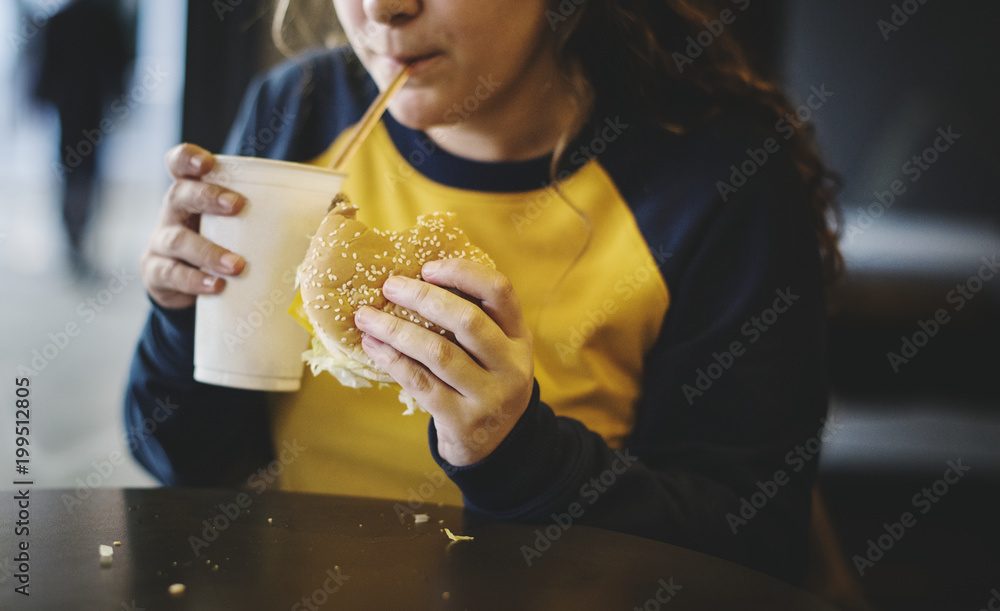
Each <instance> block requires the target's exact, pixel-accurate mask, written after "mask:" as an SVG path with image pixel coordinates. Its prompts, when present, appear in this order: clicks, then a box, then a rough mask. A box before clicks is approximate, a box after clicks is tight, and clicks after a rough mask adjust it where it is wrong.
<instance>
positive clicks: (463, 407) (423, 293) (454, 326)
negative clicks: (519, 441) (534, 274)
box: [355, 259, 534, 466]
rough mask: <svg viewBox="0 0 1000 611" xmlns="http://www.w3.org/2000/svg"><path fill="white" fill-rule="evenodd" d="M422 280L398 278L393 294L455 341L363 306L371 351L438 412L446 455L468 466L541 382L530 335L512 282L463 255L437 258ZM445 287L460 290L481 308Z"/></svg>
mask: <svg viewBox="0 0 1000 611" xmlns="http://www.w3.org/2000/svg"><path fill="white" fill-rule="evenodd" d="M421 275H422V276H423V279H424V281H420V280H414V279H412V278H404V277H401V276H393V277H391V278H390V279H389V280H387V281H386V282H385V285H384V286H383V288H382V290H383V294H384V295H385V297H386V299H388V300H389V301H392V302H393V303H396V304H398V305H400V306H402V307H404V308H407V309H409V310H413V311H415V312H418V313H419V314H420V315H421V316H423V317H424V318H426V319H427V320H430V321H431V322H433V323H435V324H437V325H439V326H440V327H442V328H444V329H448V330H449V331H451V332H452V333H454V334H455V338H456V339H457V340H458V343H459V344H460V345H456V344H454V343H452V342H451V341H449V340H448V339H446V338H445V337H443V336H441V335H440V334H438V333H435V332H433V331H430V330H428V329H426V328H424V327H423V326H421V325H418V324H416V323H413V322H411V321H408V320H403V319H401V318H397V317H395V316H392V315H390V314H386V313H384V312H381V311H378V310H375V309H372V308H362V309H361V310H359V311H358V313H357V315H356V316H355V324H357V326H358V329H360V330H361V331H362V332H364V333H365V334H366V336H365V337H364V339H363V340H362V346H363V347H364V349H365V352H367V353H368V355H369V356H370V357H371V358H372V359H374V360H375V362H376V363H378V364H379V365H380V366H382V367H383V368H384V369H385V370H386V371H388V372H389V375H391V376H392V377H393V379H395V380H396V381H397V382H399V383H400V385H401V386H402V387H403V388H404V389H405V390H406V391H407V392H409V393H410V394H411V395H413V398H414V399H416V401H417V402H418V403H419V404H420V405H421V407H423V408H424V409H426V410H427V411H428V412H430V414H431V415H432V416H433V417H434V425H435V428H436V429H437V436H438V452H439V453H440V455H441V457H442V458H444V459H445V460H447V461H448V462H449V463H451V464H452V465H455V466H464V465H470V464H472V463H474V462H477V461H479V460H481V459H483V458H485V457H486V456H487V455H489V454H490V453H491V452H492V451H493V450H495V449H496V447H497V446H498V445H500V442H501V441H503V440H504V438H506V437H507V434H508V433H510V431H511V429H512V428H514V424H515V423H516V422H517V420H518V418H520V417H521V414H523V413H524V410H525V409H526V408H527V407H528V402H529V401H530V399H531V393H532V390H533V388H534V358H533V356H532V346H531V333H530V332H529V331H528V329H527V326H526V325H525V322H524V318H523V317H522V314H521V305H520V303H519V302H518V299H517V296H516V295H514V290H513V287H512V286H511V283H510V280H508V279H507V277H506V276H504V275H503V274H501V273H500V272H498V271H496V270H493V269H490V268H488V267H486V266H485V265H481V264H478V263H474V262H472V261H468V260H465V259H447V260H443V261H435V262H430V263H427V264H426V265H424V267H423V269H422V270H421ZM442 287H454V288H456V289H458V290H459V291H461V292H463V293H465V294H466V295H469V296H470V297H472V298H474V299H478V300H480V301H481V302H482V307H477V306H476V304H474V303H472V302H470V301H468V300H466V299H463V298H462V297H459V296H458V295H455V294H454V293H452V292H451V291H449V290H447V289H445V288H442Z"/></svg>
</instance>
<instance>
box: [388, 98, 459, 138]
mask: <svg viewBox="0 0 1000 611" xmlns="http://www.w3.org/2000/svg"><path fill="white" fill-rule="evenodd" d="M399 98H403V99H398V98H397V99H395V100H393V101H392V102H390V103H389V112H390V113H391V114H392V118H393V119H395V120H396V121H397V122H398V123H400V124H401V125H404V126H406V127H408V128H410V129H414V130H418V131H427V129H428V128H431V127H434V126H437V125H444V124H447V123H454V120H452V121H449V118H451V115H452V114H454V110H452V109H451V108H449V107H447V106H445V105H442V104H426V103H421V102H420V101H418V100H413V99H407V97H405V96H402V95H401V96H399Z"/></svg>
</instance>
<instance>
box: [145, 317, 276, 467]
mask: <svg viewBox="0 0 1000 611" xmlns="http://www.w3.org/2000/svg"><path fill="white" fill-rule="evenodd" d="M193 374H194V307H193V306H192V307H190V308H184V309H180V310H169V309H166V308H161V307H160V306H158V305H156V304H154V305H153V307H152V310H151V312H150V315H149V319H148V320H147V322H146V327H145V329H144V330H143V333H142V337H141V338H140V339H139V345H138V347H137V349H136V352H135V356H134V357H133V360H132V368H131V371H130V376H129V383H128V389H127V392H126V398H125V428H126V431H127V434H128V440H129V449H130V450H131V451H132V454H133V455H134V456H135V457H136V459H137V460H138V461H139V462H140V463H141V464H142V465H143V466H144V467H145V468H146V469H147V470H148V471H149V472H150V473H151V474H152V475H153V476H154V477H156V478H157V479H158V480H160V482H162V483H163V484H165V485H168V486H225V485H229V486H237V485H240V484H243V483H245V482H246V480H247V478H248V477H249V476H250V475H251V474H253V473H254V472H255V471H256V470H257V469H258V468H260V466H262V465H264V464H266V463H267V462H269V461H270V460H271V459H272V457H273V450H272V447H271V435H270V425H269V421H268V418H267V412H266V407H265V402H264V400H265V395H264V393H262V392H257V391H249V390H239V389H235V388H227V387H223V386H213V385H211V384H202V383H201V382H196V381H195V380H194V377H193Z"/></svg>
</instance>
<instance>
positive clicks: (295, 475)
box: [271, 124, 669, 504]
mask: <svg viewBox="0 0 1000 611" xmlns="http://www.w3.org/2000/svg"><path fill="white" fill-rule="evenodd" d="M332 149H333V147H331V151H332ZM331 151H327V153H325V154H324V155H323V156H321V157H320V158H318V159H317V160H316V161H315V163H317V164H320V165H324V164H326V163H327V161H328V159H329V158H330V157H331V154H332V153H331ZM412 161H413V162H414V163H419V161H420V160H419V159H413V160H412ZM347 171H348V174H349V176H348V178H347V180H346V181H345V182H344V185H343V191H344V193H346V194H347V195H348V197H350V199H351V201H352V202H353V203H355V204H356V205H358V207H359V212H358V218H359V219H360V220H362V221H363V222H365V223H366V224H367V225H368V226H370V227H377V228H379V229H383V230H402V229H406V228H408V227H410V226H412V225H413V223H414V222H415V220H416V218H417V216H419V215H421V214H426V213H430V212H434V211H450V212H454V213H455V214H456V217H455V221H456V224H457V225H458V226H460V227H461V228H462V229H463V230H464V231H465V232H466V233H467V234H468V235H469V238H470V240H471V241H472V242H473V243H474V244H476V245H478V246H479V247H480V248H482V249H483V250H485V251H486V252H487V253H489V254H490V256H491V257H492V258H493V259H494V261H495V262H496V264H497V269H499V270H500V271H501V272H503V273H504V274H506V275H507V276H508V277H509V278H510V280H511V282H512V283H513V285H514V288H515V291H516V293H517V295H518V298H519V299H520V301H521V304H522V308H523V313H524V317H525V320H526V321H527V324H528V326H529V328H530V329H531V331H532V333H533V336H534V347H535V376H536V378H537V379H538V382H539V385H540V388H541V398H542V401H544V402H545V403H547V404H548V405H549V406H551V407H552V409H553V410H554V411H555V413H556V414H558V415H560V416H568V417H572V418H576V419H577V420H580V421H581V422H583V423H584V424H585V425H587V427H588V428H590V429H591V430H593V431H595V432H597V433H599V434H601V435H602V436H603V437H604V439H605V440H606V441H607V442H608V443H609V444H610V445H612V446H613V447H620V446H621V444H622V442H623V439H624V437H625V435H627V434H628V432H629V431H630V430H631V428H632V425H633V422H634V405H635V402H636V400H637V399H638V397H639V393H640V391H641V382H642V376H643V366H642V365H643V357H644V355H645V354H646V353H648V351H649V350H650V349H651V347H652V344H653V342H654V341H655V340H656V338H657V336H658V335H659V331H660V325H661V324H662V321H663V317H664V315H665V313H666V310H667V306H668V303H669V298H668V292H667V287H666V285H665V284H664V282H663V279H662V276H660V274H659V272H658V269H657V263H656V260H655V258H654V256H653V254H652V253H651V252H650V250H649V247H648V246H647V244H646V242H645V240H644V238H643V236H642V234H641V233H640V231H639V229H638V227H637V225H636V223H635V219H634V218H633V216H632V213H631V211H630V210H629V208H628V206H627V204H626V203H625V201H624V200H623V199H622V197H621V195H620V194H619V193H618V191H617V189H616V188H615V186H614V184H613V183H612V181H611V179H610V177H608V175H607V174H606V173H605V172H604V170H603V169H602V168H601V167H600V166H599V165H598V164H597V163H596V162H594V161H591V162H590V163H589V164H587V165H586V166H584V167H583V168H581V169H580V170H579V171H577V172H576V173H575V174H574V175H573V176H571V177H570V178H569V179H567V180H566V181H564V182H562V183H561V184H560V186H559V189H558V190H556V189H554V188H551V187H550V188H540V189H538V190H536V191H532V192H527V193H493V192H479V191H469V190H463V189H456V188H452V187H447V186H444V185H441V184H439V183H435V182H433V181H431V180H430V179H428V178H426V177H425V176H423V175H422V174H420V173H419V172H418V171H417V170H416V169H414V167H413V166H412V165H411V164H410V163H409V162H408V161H407V160H405V159H403V158H402V157H401V156H400V154H399V153H398V152H397V150H396V148H395V146H394V145H393V143H392V141H391V139H390V138H389V135H388V133H387V131H386V130H385V128H384V126H383V125H381V124H380V125H378V126H377V127H376V128H375V130H374V131H373V132H372V133H371V135H370V136H369V137H368V139H367V140H366V142H365V143H364V145H362V147H361V149H360V150H359V151H358V153H357V154H356V155H355V157H354V158H353V159H352V161H351V163H350V164H349V166H348V168H347ZM305 376H306V378H307V379H306V380H305V381H304V384H303V388H302V390H301V391H299V392H297V393H286V394H278V393H275V394H274V395H273V396H272V402H271V404H272V406H271V414H272V426H273V434H274V436H275V439H292V438H297V439H299V440H300V443H302V445H304V446H305V447H306V448H307V451H306V452H304V453H303V454H302V455H301V456H300V457H299V458H298V459H297V460H296V461H295V462H294V463H292V464H291V465H289V466H288V467H287V468H286V470H285V472H284V474H283V481H282V485H283V486H284V487H285V488H289V489H296V490H310V491H324V492H335V493H339V494H360V495H370V496H380V497H384V498H398V499H409V500H411V501H414V504H415V503H416V502H422V501H431V502H446V503H455V504H460V503H461V495H460V493H459V491H458V489H457V488H456V487H455V486H454V485H453V484H451V482H450V481H443V480H441V479H436V477H438V476H440V474H441V471H440V469H439V468H438V467H437V465H436V464H434V462H433V460H432V459H431V456H430V451H429V449H428V445H427V444H428V441H427V422H428V419H429V417H428V416H427V414H420V415H419V416H412V417H402V416H400V413H401V412H402V409H403V406H402V404H400V403H399V401H398V387H395V386H394V387H384V388H380V389H379V388H371V389H361V390H355V389H349V388H344V387H341V386H340V385H339V384H338V383H337V382H336V381H335V380H334V379H333V377H332V376H330V375H328V374H326V373H323V374H321V375H320V376H319V377H318V378H315V379H312V374H311V373H309V372H308V371H307V372H306V374H305ZM425 494H428V495H429V496H426V497H425V496H424V495H425Z"/></svg>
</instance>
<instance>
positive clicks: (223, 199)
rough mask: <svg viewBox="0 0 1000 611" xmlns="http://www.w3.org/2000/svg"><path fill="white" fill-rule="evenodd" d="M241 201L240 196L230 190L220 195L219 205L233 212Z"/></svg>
mask: <svg viewBox="0 0 1000 611" xmlns="http://www.w3.org/2000/svg"><path fill="white" fill-rule="evenodd" d="M239 201H240V196H239V195H237V194H235V193H232V192H229V191H227V192H225V193H223V194H222V195H220V196H219V205H220V206H222V207H223V208H224V209H225V210H227V211H229V212H232V211H233V210H234V209H235V208H236V204H237V203H239Z"/></svg>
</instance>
